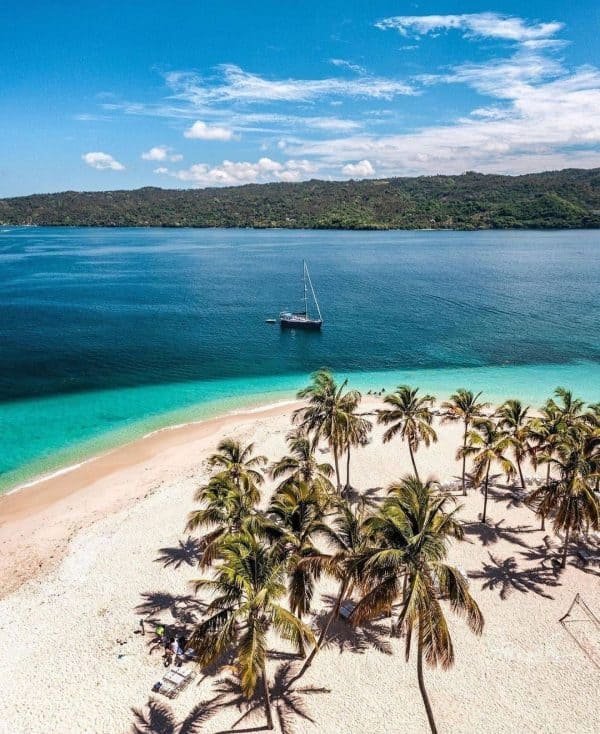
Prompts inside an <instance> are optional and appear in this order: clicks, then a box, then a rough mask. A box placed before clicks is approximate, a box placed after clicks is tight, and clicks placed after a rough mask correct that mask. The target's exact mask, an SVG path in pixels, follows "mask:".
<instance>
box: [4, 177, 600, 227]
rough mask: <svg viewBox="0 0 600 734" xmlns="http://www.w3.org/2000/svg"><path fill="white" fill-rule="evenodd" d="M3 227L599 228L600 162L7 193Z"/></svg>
mask: <svg viewBox="0 0 600 734" xmlns="http://www.w3.org/2000/svg"><path fill="white" fill-rule="evenodd" d="M0 223H2V224H3V225H39V226H78V227H87V226H90V227H254V228H269V227H281V228H302V229H461V230H473V229H550V228H596V227H600V169H598V168H596V169H565V170H563V171H549V172H545V173H537V174H527V175H523V176H500V175H496V174H489V175H484V174H481V173H473V172H468V173H464V174H462V175H460V176H418V177H415V178H390V179H374V180H364V181H353V180H351V181H317V180H312V181H304V182H301V183H267V184H248V185H245V186H236V187H228V188H207V189H160V188H152V187H149V188H142V189H136V190H132V191H125V190H123V191H95V192H76V191H66V192H62V193H54V194H35V195H31V196H21V197H16V198H7V199H0Z"/></svg>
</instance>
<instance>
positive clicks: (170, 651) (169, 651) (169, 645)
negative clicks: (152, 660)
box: [163, 637, 177, 668]
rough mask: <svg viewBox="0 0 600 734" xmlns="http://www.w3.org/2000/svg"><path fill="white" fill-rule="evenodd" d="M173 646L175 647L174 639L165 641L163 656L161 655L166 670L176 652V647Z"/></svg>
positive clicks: (170, 638)
mask: <svg viewBox="0 0 600 734" xmlns="http://www.w3.org/2000/svg"><path fill="white" fill-rule="evenodd" d="M174 645H175V646H176V645H177V643H176V642H175V638H174V637H169V638H167V639H166V641H165V654H164V655H163V660H164V663H165V668H168V667H169V665H171V663H172V662H173V655H174V654H175V653H176V652H177V650H176V647H175V648H174Z"/></svg>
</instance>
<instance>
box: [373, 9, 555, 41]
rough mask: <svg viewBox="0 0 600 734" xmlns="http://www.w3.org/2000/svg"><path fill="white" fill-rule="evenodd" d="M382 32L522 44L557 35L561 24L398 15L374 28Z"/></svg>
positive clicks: (493, 17) (479, 16)
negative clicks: (460, 36) (448, 35)
mask: <svg viewBox="0 0 600 734" xmlns="http://www.w3.org/2000/svg"><path fill="white" fill-rule="evenodd" d="M375 26H376V27H377V28H380V29H382V30H387V29H393V30H396V31H398V32H399V33H400V34H401V35H402V36H407V35H409V33H411V32H412V33H413V34H414V35H417V36H423V35H426V34H428V33H439V32H440V31H447V30H457V31H461V32H462V33H463V35H465V36H467V37H473V36H476V37H479V38H497V39H502V40H505V41H515V42H517V43H522V42H525V41H532V40H537V39H547V38H550V37H551V36H553V35H555V34H556V33H558V31H560V30H561V29H562V28H563V26H564V24H563V23H558V22H556V21H553V22H551V23H529V22H528V21H526V20H524V19H523V18H517V17H512V16H508V15H502V14H500V13H462V14H460V15H397V16H395V17H392V18H384V19H383V20H380V21H379V22H378V23H376V24H375Z"/></svg>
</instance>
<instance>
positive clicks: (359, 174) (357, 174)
mask: <svg viewBox="0 0 600 734" xmlns="http://www.w3.org/2000/svg"><path fill="white" fill-rule="evenodd" d="M342 173H343V174H344V176H351V177H352V178H366V177H367V176H372V175H373V174H374V173H375V169H374V168H373V166H372V165H371V162H370V161H368V160H367V159H366V158H365V159H364V160H362V161H358V163H348V164H347V165H345V166H344V167H343V168H342Z"/></svg>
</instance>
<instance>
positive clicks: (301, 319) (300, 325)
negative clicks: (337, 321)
mask: <svg viewBox="0 0 600 734" xmlns="http://www.w3.org/2000/svg"><path fill="white" fill-rule="evenodd" d="M302 262H303V264H304V274H303V280H304V311H293V312H292V311H282V312H281V313H280V314H279V324H280V325H281V328H282V329H320V328H321V326H323V317H322V316H321V309H320V308H319V302H318V301H317V296H316V294H315V289H314V288H313V284H312V281H311V279H310V273H309V272H308V267H307V265H306V260H303V261H302ZM307 284H308V287H309V288H310V292H311V293H312V297H313V300H314V302H315V306H316V308H317V314H318V318H313V317H311V315H310V314H309V312H308V288H307Z"/></svg>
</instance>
